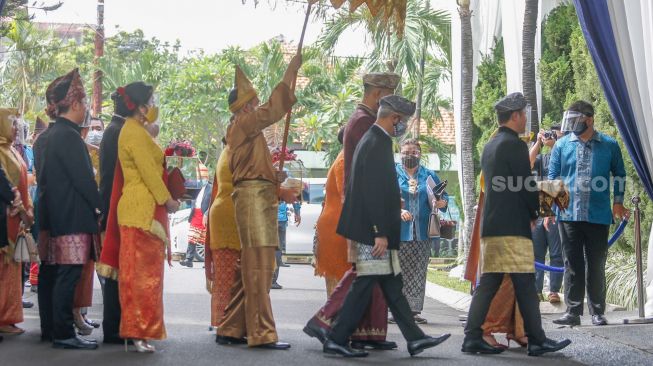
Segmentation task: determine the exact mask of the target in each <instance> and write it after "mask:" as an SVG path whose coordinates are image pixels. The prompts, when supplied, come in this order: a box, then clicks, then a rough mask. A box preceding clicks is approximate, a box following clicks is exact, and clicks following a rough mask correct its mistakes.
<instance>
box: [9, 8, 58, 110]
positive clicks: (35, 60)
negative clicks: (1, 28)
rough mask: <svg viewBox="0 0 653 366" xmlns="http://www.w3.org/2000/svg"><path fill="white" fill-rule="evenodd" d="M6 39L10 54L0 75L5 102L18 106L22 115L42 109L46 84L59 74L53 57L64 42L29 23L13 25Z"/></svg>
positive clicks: (20, 22)
mask: <svg viewBox="0 0 653 366" xmlns="http://www.w3.org/2000/svg"><path fill="white" fill-rule="evenodd" d="M5 40H6V41H5V42H4V44H5V46H6V48H7V50H6V52H7V53H6V57H5V59H4V61H3V65H2V73H1V76H0V78H1V79H0V85H2V88H1V90H2V91H1V94H2V99H3V101H4V103H6V104H8V105H12V106H16V107H17V108H18V110H19V111H20V112H21V114H23V115H25V113H27V112H35V111H41V110H43V108H44V105H43V102H42V98H43V95H44V86H45V82H46V81H49V80H52V79H53V78H54V77H55V75H56V74H57V71H58V70H57V64H58V63H57V61H56V60H55V58H54V57H53V55H54V52H56V49H58V48H60V47H62V45H61V42H60V41H59V40H58V39H55V38H54V37H53V36H52V34H51V33H50V32H47V31H41V30H39V29H37V28H36V27H34V25H33V24H32V23H30V22H29V21H26V20H15V21H13V22H11V23H10V24H9V26H8V27H7V32H6V38H5Z"/></svg>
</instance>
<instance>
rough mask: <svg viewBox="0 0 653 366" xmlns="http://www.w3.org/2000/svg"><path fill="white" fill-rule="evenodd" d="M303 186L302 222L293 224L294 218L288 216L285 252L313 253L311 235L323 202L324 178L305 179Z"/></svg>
mask: <svg viewBox="0 0 653 366" xmlns="http://www.w3.org/2000/svg"><path fill="white" fill-rule="evenodd" d="M305 183H306V185H305V188H304V192H303V194H302V201H303V202H302V210H301V215H302V222H301V224H300V225H299V226H296V225H294V222H295V218H294V217H293V216H292V215H290V216H289V217H288V231H287V232H286V254H306V255H312V254H313V236H314V235H315V224H316V223H317V218H318V217H319V216H320V213H321V212H322V202H324V194H325V188H324V187H325V184H326V178H308V179H305Z"/></svg>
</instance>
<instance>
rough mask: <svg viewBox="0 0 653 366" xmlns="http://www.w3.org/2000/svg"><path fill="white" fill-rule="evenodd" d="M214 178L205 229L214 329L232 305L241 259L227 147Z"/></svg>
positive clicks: (221, 155)
mask: <svg viewBox="0 0 653 366" xmlns="http://www.w3.org/2000/svg"><path fill="white" fill-rule="evenodd" d="M215 175H216V177H215V185H217V192H216V196H215V198H214V200H213V202H212V204H211V209H210V211H209V225H208V230H209V237H208V239H209V240H210V243H209V244H210V245H209V246H210V249H211V252H212V254H211V261H210V262H207V263H206V265H207V266H210V267H212V268H210V269H209V271H208V272H209V273H210V275H209V276H207V279H209V280H210V282H211V286H209V288H210V292H211V325H213V326H214V327H217V326H218V325H219V324H220V320H221V319H222V317H223V316H224V310H225V308H226V307H227V305H228V304H229V302H230V301H231V288H232V286H233V285H234V283H235V282H236V268H237V265H238V260H239V259H240V239H239V238H238V227H237V226H236V213H235V209H234V201H233V199H232V198H231V195H232V194H233V192H234V185H233V175H232V174H231V170H230V169H229V147H228V146H227V147H225V148H224V150H222V153H221V154H220V158H219V159H218V163H217V165H216V169H215ZM214 190H215V188H214Z"/></svg>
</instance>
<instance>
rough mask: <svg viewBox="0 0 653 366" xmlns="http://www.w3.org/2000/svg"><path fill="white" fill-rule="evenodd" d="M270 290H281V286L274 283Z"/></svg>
mask: <svg viewBox="0 0 653 366" xmlns="http://www.w3.org/2000/svg"><path fill="white" fill-rule="evenodd" d="M271 289H273V290H282V289H283V286H281V285H280V284H278V283H276V282H275V283H273V284H272V287H271Z"/></svg>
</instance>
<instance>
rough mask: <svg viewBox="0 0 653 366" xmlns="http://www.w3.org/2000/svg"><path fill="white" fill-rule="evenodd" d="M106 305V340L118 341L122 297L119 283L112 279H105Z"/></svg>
mask: <svg viewBox="0 0 653 366" xmlns="http://www.w3.org/2000/svg"><path fill="white" fill-rule="evenodd" d="M102 296H103V303H104V312H103V315H104V319H103V320H102V330H103V331H104V340H105V341H106V340H116V339H119V338H120V314H121V312H120V297H119V296H118V281H116V280H114V279H111V278H104V292H103V293H102Z"/></svg>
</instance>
